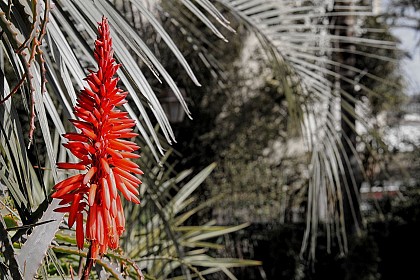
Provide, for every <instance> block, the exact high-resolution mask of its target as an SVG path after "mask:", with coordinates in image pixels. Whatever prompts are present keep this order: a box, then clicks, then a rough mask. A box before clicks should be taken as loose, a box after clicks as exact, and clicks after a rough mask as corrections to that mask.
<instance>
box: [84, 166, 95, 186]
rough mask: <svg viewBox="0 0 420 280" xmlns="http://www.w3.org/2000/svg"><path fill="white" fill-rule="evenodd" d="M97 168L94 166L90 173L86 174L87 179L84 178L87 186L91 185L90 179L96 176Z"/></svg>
mask: <svg viewBox="0 0 420 280" xmlns="http://www.w3.org/2000/svg"><path fill="white" fill-rule="evenodd" d="M96 170H97V168H96V167H95V166H92V167H91V168H90V169H89V171H88V172H87V173H86V175H85V177H84V178H83V184H84V185H87V183H89V181H90V179H92V177H93V175H95V173H96Z"/></svg>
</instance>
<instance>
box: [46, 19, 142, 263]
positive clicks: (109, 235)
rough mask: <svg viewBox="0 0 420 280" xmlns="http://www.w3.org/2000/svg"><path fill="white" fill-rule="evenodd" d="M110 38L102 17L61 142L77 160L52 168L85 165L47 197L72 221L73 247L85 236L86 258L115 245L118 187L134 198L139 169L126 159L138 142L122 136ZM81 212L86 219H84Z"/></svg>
mask: <svg viewBox="0 0 420 280" xmlns="http://www.w3.org/2000/svg"><path fill="white" fill-rule="evenodd" d="M113 52H114V51H113V49H112V39H111V37H110V30H109V25H108V20H107V19H106V18H105V17H104V18H103V19H102V22H101V23H99V27H98V38H97V40H96V41H95V51H94V56H95V60H96V62H97V63H98V70H97V71H96V72H95V71H90V74H89V75H88V76H87V78H86V81H87V83H88V85H89V88H84V89H83V90H82V91H80V93H79V94H78V98H77V104H76V106H75V107H74V113H75V115H76V116H77V117H78V120H70V121H71V122H72V123H73V125H74V126H75V127H76V128H77V130H78V132H71V133H66V134H64V135H63V136H64V137H65V138H66V139H67V140H68V142H67V143H65V144H64V146H65V147H66V148H67V149H69V150H70V151H71V153H72V154H73V155H74V156H76V157H77V158H78V159H79V160H80V161H79V162H77V163H67V162H65V163H58V164H57V166H58V168H61V169H73V170H81V171H86V172H84V174H78V175H74V176H72V177H69V178H67V179H65V180H64V181H62V182H60V183H58V184H56V185H55V186H54V189H55V192H54V193H53V194H52V197H53V198H57V199H61V201H60V205H62V207H61V208H58V209H56V211H57V212H63V213H69V216H68V225H69V227H72V226H73V225H74V223H76V240H77V246H78V247H79V249H82V248H83V246H84V242H85V238H86V239H87V240H88V241H89V242H90V251H91V258H92V259H96V258H97V256H98V254H100V255H102V254H104V253H105V252H106V251H107V249H108V248H111V249H116V248H117V247H118V241H119V238H120V236H121V234H122V233H123V232H124V228H125V218H124V211H123V208H122V204H121V199H120V193H121V194H122V195H123V196H124V197H125V198H126V199H127V200H129V201H132V202H134V203H137V204H138V203H140V201H139V199H138V195H139V191H138V186H139V184H141V181H140V180H139V179H138V178H137V177H136V176H135V174H140V175H141V174H143V172H142V171H141V170H140V169H139V166H138V165H137V164H136V163H134V162H132V161H131V159H134V158H138V157H139V155H137V154H135V153H133V151H136V150H137V149H139V147H138V146H137V145H136V144H135V143H133V142H131V141H128V140H124V139H122V138H132V137H135V136H137V135H138V134H136V133H134V132H133V126H135V122H134V120H132V119H131V118H130V117H129V116H128V113H127V112H122V111H120V110H118V109H116V107H118V106H121V105H123V104H124V103H126V102H127V101H126V100H125V97H126V96H127V92H124V91H123V90H121V89H119V88H118V87H117V83H118V80H119V78H117V77H114V75H115V73H116V72H117V70H118V68H119V67H120V65H119V64H117V63H116V62H115V59H114V58H113ZM85 218H86V223H84V220H85Z"/></svg>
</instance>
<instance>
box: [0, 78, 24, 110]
mask: <svg viewBox="0 0 420 280" xmlns="http://www.w3.org/2000/svg"><path fill="white" fill-rule="evenodd" d="M25 78H26V74H23V76H22V78H21V79H20V81H19V83H18V84H17V85H16V86H15V87H14V88H13V90H12V91H11V92H10V93H9V94H8V95H7V96H6V97H5V98H4V99H3V100H0V105H1V104H3V103H4V102H6V101H7V99H9V98H10V97H11V96H12V95H13V94H15V93H16V92H17V91H18V89H19V88H20V87H21V86H22V84H23V82H24V81H25Z"/></svg>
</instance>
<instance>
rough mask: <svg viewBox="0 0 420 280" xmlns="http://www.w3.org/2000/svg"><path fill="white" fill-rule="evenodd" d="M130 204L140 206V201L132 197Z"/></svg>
mask: <svg viewBox="0 0 420 280" xmlns="http://www.w3.org/2000/svg"><path fill="white" fill-rule="evenodd" d="M131 202H133V203H135V204H140V199H138V198H137V196H134V195H133V196H132V197H131Z"/></svg>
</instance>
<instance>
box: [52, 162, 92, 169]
mask: <svg viewBox="0 0 420 280" xmlns="http://www.w3.org/2000/svg"><path fill="white" fill-rule="evenodd" d="M57 167H58V168H59V169H77V170H86V165H84V164H80V163H68V162H58V163H57Z"/></svg>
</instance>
